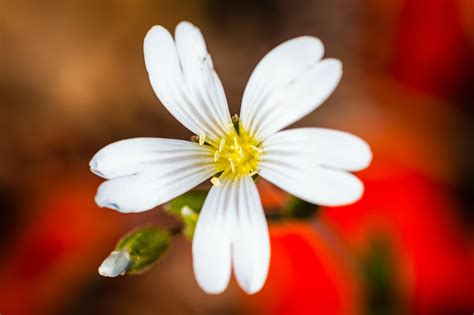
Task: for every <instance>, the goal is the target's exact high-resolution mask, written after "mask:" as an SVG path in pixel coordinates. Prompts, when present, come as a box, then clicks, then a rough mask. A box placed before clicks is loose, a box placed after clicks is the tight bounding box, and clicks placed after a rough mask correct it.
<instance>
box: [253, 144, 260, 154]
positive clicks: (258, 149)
mask: <svg viewBox="0 0 474 315" xmlns="http://www.w3.org/2000/svg"><path fill="white" fill-rule="evenodd" d="M250 147H251V148H252V149H254V150H255V151H257V152H258V153H262V152H263V150H262V149H260V148H259V147H257V146H255V145H253V144H252V145H251V146H250Z"/></svg>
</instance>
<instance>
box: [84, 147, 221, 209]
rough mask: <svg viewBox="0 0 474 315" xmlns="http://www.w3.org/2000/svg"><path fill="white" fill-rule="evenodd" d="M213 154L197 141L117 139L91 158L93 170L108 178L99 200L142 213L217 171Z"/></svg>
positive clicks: (105, 205)
mask: <svg viewBox="0 0 474 315" xmlns="http://www.w3.org/2000/svg"><path fill="white" fill-rule="evenodd" d="M212 161H213V160H212V155H211V154H210V151H209V149H208V148H207V147H205V146H200V145H198V144H196V143H192V142H188V141H182V140H173V139H161V138H135V139H128V140H122V141H118V142H115V143H112V144H109V145H108V146H106V147H104V148H103V149H101V150H100V151H99V152H97V154H96V155H95V156H94V157H93V158H92V160H91V162H90V165H91V170H92V171H93V172H94V173H96V174H98V175H99V176H102V177H104V178H107V179H109V180H108V181H105V182H104V183H102V184H101V185H100V186H99V189H98V191H97V195H96V203H97V204H98V205H99V206H101V207H107V208H112V209H115V210H118V211H120V212H140V211H145V210H149V209H151V208H154V207H156V206H158V205H160V204H162V203H165V202H167V201H169V200H171V199H173V198H175V197H177V196H179V195H181V194H182V193H184V192H186V191H188V190H189V189H191V188H193V187H194V186H196V185H198V184H199V183H201V182H202V181H204V180H205V179H207V178H209V177H210V176H211V175H212V174H213V173H214V172H215V169H214V166H213V162H212Z"/></svg>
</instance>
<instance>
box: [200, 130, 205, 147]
mask: <svg viewBox="0 0 474 315" xmlns="http://www.w3.org/2000/svg"><path fill="white" fill-rule="evenodd" d="M205 142H206V134H205V133H201V134H200V135H199V144H200V145H203V144H204V143H205Z"/></svg>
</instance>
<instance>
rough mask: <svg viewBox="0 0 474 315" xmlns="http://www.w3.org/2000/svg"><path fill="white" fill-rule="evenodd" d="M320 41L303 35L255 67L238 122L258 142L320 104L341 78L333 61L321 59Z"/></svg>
mask: <svg viewBox="0 0 474 315" xmlns="http://www.w3.org/2000/svg"><path fill="white" fill-rule="evenodd" d="M323 52H324V48H323V45H322V43H321V41H320V40H319V39H317V38H315V37H310V36H303V37H298V38H294V39H291V40H289V41H286V42H284V43H282V44H280V45H279V46H277V47H276V48H274V49H273V50H272V51H270V52H269V53H268V54H267V55H266V56H265V57H264V58H263V59H262V60H261V61H260V63H259V64H258V65H257V67H256V68H255V70H254V72H253V73H252V75H251V77H250V80H249V82H248V84H247V87H246V89H245V92H244V97H243V100H242V109H241V115H240V117H241V119H242V123H243V125H244V127H245V128H246V129H247V130H249V132H251V133H252V134H254V135H256V136H257V137H258V138H260V139H262V140H263V139H265V138H266V137H268V136H269V135H270V134H272V133H274V132H276V131H278V130H280V129H282V128H284V127H286V126H288V125H290V124H291V123H293V122H295V121H297V120H299V119H300V118H302V117H303V116H305V115H307V114H309V113H310V112H311V111H313V110H314V109H316V108H317V107H318V106H319V105H321V104H322V103H323V102H324V101H325V100H326V99H327V98H328V97H329V95H330V94H331V93H332V91H333V90H334V89H335V87H336V86H337V84H338V83H339V80H340V78H341V76H342V64H341V62H340V61H339V60H336V59H324V60H322V61H321V60H320V59H321V57H322V55H323Z"/></svg>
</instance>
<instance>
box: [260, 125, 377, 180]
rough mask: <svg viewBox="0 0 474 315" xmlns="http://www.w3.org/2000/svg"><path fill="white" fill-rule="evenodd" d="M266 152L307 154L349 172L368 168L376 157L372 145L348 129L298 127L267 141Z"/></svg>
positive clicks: (322, 162)
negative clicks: (348, 131) (345, 130)
mask: <svg viewBox="0 0 474 315" xmlns="http://www.w3.org/2000/svg"><path fill="white" fill-rule="evenodd" d="M263 149H264V152H265V154H268V155H272V154H277V155H286V156H287V159H291V158H292V157H294V156H296V155H304V157H305V158H307V159H308V160H311V161H313V162H314V163H315V164H317V165H321V166H326V167H329V168H337V169H343V170H348V171H358V170H362V169H364V168H366V167H367V166H368V165H369V164H370V162H371V160H372V152H371V150H370V147H369V145H368V144H367V143H366V142H365V141H364V140H362V139H361V138H359V137H357V136H355V135H352V134H350V133H347V132H343V131H338V130H333V129H325V128H297V129H290V130H284V131H280V132H277V133H275V134H273V135H271V136H270V137H268V138H267V139H266V140H265V141H264V142H263Z"/></svg>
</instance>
